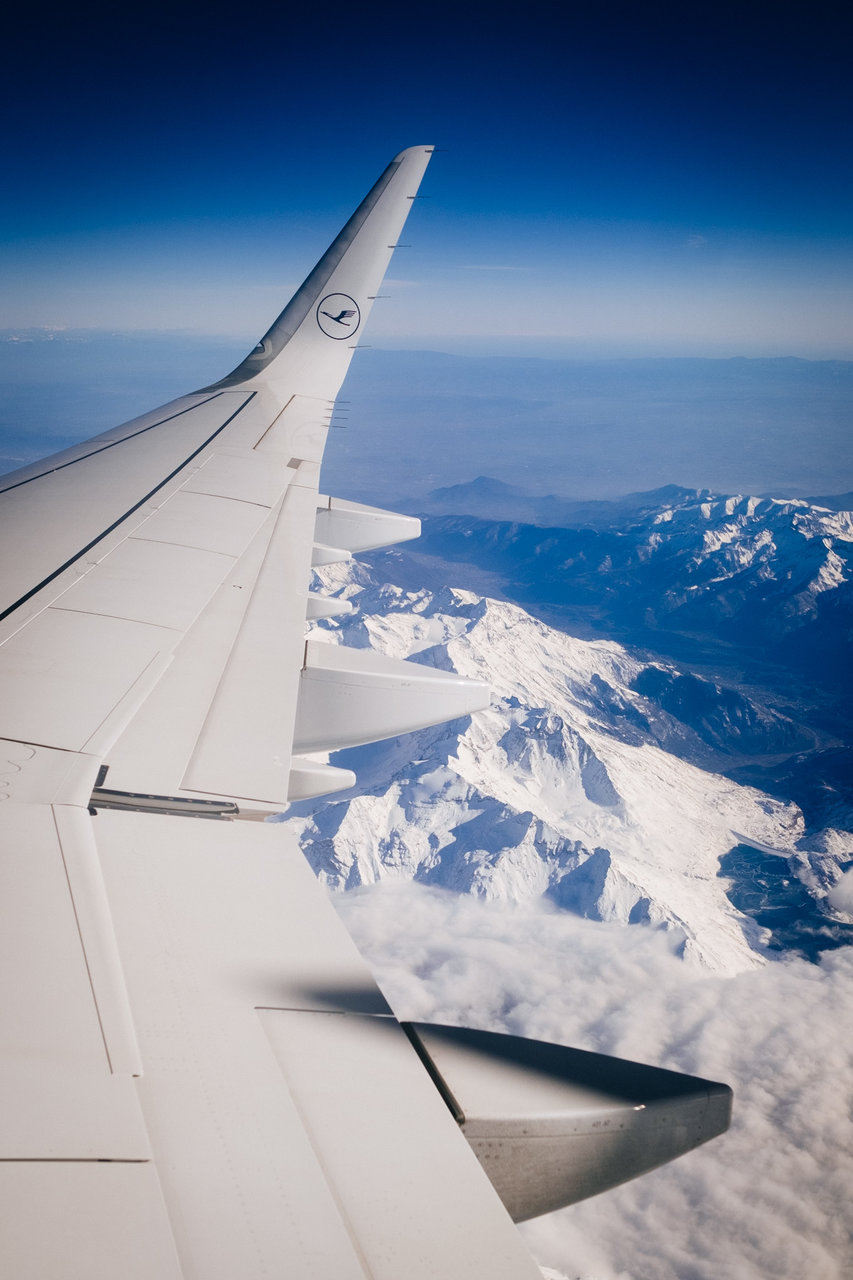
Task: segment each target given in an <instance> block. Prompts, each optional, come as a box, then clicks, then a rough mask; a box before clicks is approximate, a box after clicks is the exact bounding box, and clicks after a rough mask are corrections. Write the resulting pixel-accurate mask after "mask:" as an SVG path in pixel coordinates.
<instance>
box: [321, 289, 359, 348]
mask: <svg viewBox="0 0 853 1280" xmlns="http://www.w3.org/2000/svg"><path fill="white" fill-rule="evenodd" d="M317 323H318V325H319V326H320V328H321V329H322V330H323V332H324V333H325V335H326V337H327V338H335V339H336V340H337V341H338V342H340V341H342V340H343V339H344V338H351V337H352V335H353V334H354V333H355V331H356V329H357V328H358V326H359V325H360V324H361V312H360V311H359V309H358V303H357V302H356V300H355V298H351V297H350V296H349V294H348V293H330V294H327V296H326V297H325V298H324V299H323V301H322V302H321V303H320V304H319V306H318V307H317Z"/></svg>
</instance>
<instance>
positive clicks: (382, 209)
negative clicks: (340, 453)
mask: <svg viewBox="0 0 853 1280" xmlns="http://www.w3.org/2000/svg"><path fill="white" fill-rule="evenodd" d="M432 151H433V148H432V147H408V148H407V149H406V150H405V151H401V152H400V154H399V155H398V156H395V157H394V159H393V160H392V161H391V163H390V164H389V165H388V167H387V169H386V170H385V172H384V173H383V174H382V176H381V177H380V179H379V181H378V182H377V183H376V184H375V186H374V187H372V189H371V190H370V191H369V192H368V194H367V195H366V196H365V198H364V200H362V202H361V204H360V205H359V206H358V208H357V209H356V211H355V213H354V214H353V215H352V217H351V218H350V220H349V221H348V222H347V224H346V226H345V227H344V228H343V230H342V231H341V232H340V234H339V235H338V236H337V238H336V239H335V240H334V241H333V242H332V244H331V245H330V246H329V248H328V249H327V250H326V252H325V253H324V254H323V256H322V258H321V259H320V261H319V262H318V263H317V265H316V267H315V268H314V270H313V271H312V272H311V274H310V275H309V276H308V278H307V279H306V281H305V283H304V284H303V285H302V286H301V288H299V289H298V290H297V292H296V293H295V294H294V296H293V298H292V299H291V300H290V302H289V303H288V304H287V306H286V307H285V308H284V310H283V311H282V313H281V315H280V316H279V317H278V319H277V320H276V321H275V323H274V324H273V326H272V328H271V329H270V330H269V331H268V332H267V333H266V334H265V335H264V337H263V338H262V339H261V341H260V342H259V343H258V345H257V347H255V349H254V351H252V352H251V353H250V354H249V355H248V356H247V357H246V359H245V360H244V361H243V362H242V363H241V364H239V365H238V366H237V368H236V369H235V370H234V371H233V373H230V374H229V375H228V376H227V377H226V378H223V379H222V380H221V381H220V382H217V383H215V384H214V387H213V388H205V390H212V389H214V388H215V389H216V390H222V389H223V388H225V387H234V386H238V385H242V384H244V383H247V382H251V383H258V382H275V381H278V380H279V379H280V378H282V377H284V376H287V375H292V374H293V373H294V372H297V370H298V372H299V374H301V375H302V378H304V379H307V382H308V383H309V384H311V385H310V387H309V386H306V391H307V392H308V394H315V395H321V394H325V395H329V396H330V397H333V396H334V395H335V394H336V392H337V387H338V386H339V385H340V382H341V381H342V380H343V375H344V374H345V372H346V368H347V366H348V364H349V361H350V359H351V357H352V350H353V348H354V347H355V346H356V345H357V342H358V339H359V337H360V335H361V332H362V330H363V328H364V323H365V321H366V319H367V316H368V314H369V312H370V309H371V306H372V305H373V298H374V296H375V295H376V293H377V292H378V289H379V285H380V283H381V281H382V278H383V276H384V275H385V272H386V270H387V268H388V263H389V261H390V259H391V254H392V252H393V250H394V248H395V247H396V243H397V239H398V237H399V235H400V232H401V230H402V228H403V224H404V223H405V221H406V217H407V215H408V213H409V210H410V208H411V205H412V199H413V197H414V195H415V193H416V192H417V189H418V186H419V185H420V181H421V179H422V177H423V175H424V171H425V169H426V166H427V164H428V163H429V158H430V156H431V155H432ZM300 381H302V379H300ZM335 384H337V385H335Z"/></svg>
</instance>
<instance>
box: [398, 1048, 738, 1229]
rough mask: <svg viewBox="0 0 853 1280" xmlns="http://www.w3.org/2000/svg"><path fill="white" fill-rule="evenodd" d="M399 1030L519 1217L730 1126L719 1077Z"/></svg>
mask: <svg viewBox="0 0 853 1280" xmlns="http://www.w3.org/2000/svg"><path fill="white" fill-rule="evenodd" d="M407 1031H408V1033H409V1037H410V1039H411V1040H412V1042H413V1044H414V1045H415V1047H416V1049H417V1050H418V1052H419V1053H420V1056H421V1060H422V1061H423V1062H424V1065H425V1066H426V1067H427V1069H428V1070H429V1072H430V1074H431V1075H432V1077H433V1080H434V1081H435V1083H436V1085H437V1087H438V1088H439V1091H440V1092H441V1093H442V1094H443V1095H444V1098H445V1101H446V1102H447V1104H448V1106H449V1107H450V1109H451V1110H452V1111H453V1113H454V1115H455V1116H456V1119H457V1121H458V1123H459V1125H460V1126H461V1128H462V1131H463V1133H464V1134H465V1137H466V1138H467V1139H468V1142H469V1143H470V1145H471V1147H472V1148H473V1150H474V1152H475V1154H476V1156H477V1158H478V1160H479V1161H480V1163H481V1165H482V1166H483V1168H484V1169H485V1171H486V1173H487V1174H488V1176H489V1178H490V1180H491V1182H492V1185H493V1186H494V1188H495V1190H496V1191H497V1192H498V1195H499V1196H500V1198H501V1200H502V1201H503V1202H504V1204H505V1205H506V1207H507V1209H508V1210H509V1213H510V1215H511V1216H512V1218H513V1219H514V1220H515V1221H516V1222H523V1221H524V1220H525V1219H527V1218H534V1217H537V1216H538V1215H539V1214H542V1213H550V1212H551V1211H552V1210H553V1209H560V1208H562V1207H563V1206H565V1205H568V1204H574V1203H575V1202H576V1201H578V1200H585V1199H586V1198H587V1197H588V1196H593V1195H597V1194H598V1193H599V1192H600V1191H606V1190H607V1189H608V1188H610V1187H615V1186H618V1184H619V1183H620V1182H627V1181H628V1180H629V1179H630V1178H634V1177H636V1176H637V1175H638V1174H640V1173H645V1172H647V1171H648V1170H650V1169H655V1168H657V1167H658V1166H659V1165H662V1164H666V1163H667V1161H669V1160H673V1159H675V1158H676V1156H680V1155H683V1154H684V1153H685V1152H687V1151H691V1150H692V1149H693V1148H694V1147H697V1146H699V1145H700V1144H701V1143H703V1142H707V1141H708V1140H709V1139H710V1138H714V1137H716V1136H717V1135H718V1134H721V1133H724V1132H725V1130H726V1129H727V1128H728V1127H729V1122H730V1119H731V1105H732V1091H731V1089H729V1087H728V1086H727V1085H724V1084H717V1083H714V1082H713V1081H710V1080H702V1079H700V1078H698V1077H696V1076H688V1075H682V1074H680V1073H678V1072H675V1071H665V1070H662V1069H661V1068H658V1067H649V1066H644V1065H643V1064H641V1063H638V1062H629V1061H626V1060H625V1059H623V1058H612V1057H608V1056H606V1055H604V1054H600V1053H588V1052H585V1051H584V1050H581V1049H569V1048H564V1047H563V1046H561V1045H555V1044H547V1043H544V1042H542V1041H539V1040H527V1039H522V1038H521V1037H519V1036H510V1035H499V1034H496V1033H494V1032H489V1031H473V1030H470V1029H468V1028H463V1027H444V1026H434V1025H430V1024H428V1023H417V1024H407Z"/></svg>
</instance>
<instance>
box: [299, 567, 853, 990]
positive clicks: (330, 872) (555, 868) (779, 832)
mask: <svg viewBox="0 0 853 1280" xmlns="http://www.w3.org/2000/svg"><path fill="white" fill-rule="evenodd" d="M322 580H323V583H324V585H325V588H326V590H331V591H335V592H337V593H339V594H343V595H346V596H347V597H348V598H349V599H351V600H352V601H353V602H354V603H356V604H357V605H358V607H359V612H358V614H356V615H354V616H348V617H346V618H344V619H342V620H339V621H338V620H336V621H333V622H330V623H328V624H325V625H324V627H323V630H325V632H326V639H327V640H328V641H329V642H331V643H335V642H343V643H346V644H348V645H365V644H369V645H371V646H373V647H375V648H377V649H379V650H381V651H382V652H384V653H387V654H389V655H391V656H394V657H412V658H414V660H415V661H418V662H425V663H428V664H430V665H436V666H440V667H448V668H451V667H452V668H453V669H455V670H456V671H458V672H459V673H460V674H462V675H466V676H472V677H476V678H478V679H485V680H487V681H488V682H489V683H490V684H491V687H492V689H493V701H492V705H491V707H490V708H489V709H488V710H486V711H484V712H481V713H479V714H478V715H477V716H475V717H473V718H472V719H470V720H469V719H465V720H460V721H456V722H454V723H452V724H450V725H443V726H440V727H436V728H432V729H426V730H422V731H420V732H418V733H416V734H413V735H410V736H408V737H406V738H401V739H396V740H392V741H391V742H388V743H384V744H376V745H374V746H372V747H370V748H361V749H358V750H355V751H351V752H346V753H341V754H340V755H339V756H338V757H337V758H336V759H337V761H338V762H340V763H345V764H346V765H347V766H348V767H351V768H353V769H355V771H356V773H357V775H358V777H359V782H360V786H361V790H360V792H358V793H355V792H344V793H341V795H340V796H339V797H335V798H330V799H327V800H323V801H319V802H313V803H312V804H311V805H308V804H307V803H306V804H305V805H303V806H294V809H293V810H292V811H291V815H290V818H289V820H290V821H291V822H293V823H294V824H295V825H296V826H297V827H298V828H299V831H300V834H301V839H302V841H303V845H304V847H305V850H306V853H307V855H308V857H309V859H310V860H311V862H312V863H313V865H314V866H315V869H316V870H317V871H318V873H319V874H320V875H321V876H322V877H323V878H324V879H325V880H327V881H328V882H329V883H330V884H331V885H333V886H335V887H338V888H352V887H356V886H358V885H361V884H367V883H372V882H374V881H376V880H378V879H380V878H383V877H388V876H396V877H405V878H409V879H414V880H418V881H421V882H423V883H426V884H432V885H437V886H442V887H444V888H447V889H452V890H454V891H457V892H466V893H473V894H476V895H478V896H481V897H484V898H490V899H494V900H503V901H516V902H520V901H524V900H529V899H531V898H543V899H545V900H547V901H550V902H551V903H553V904H554V906H555V907H558V908H560V909H563V910H569V911H574V912H576V913H578V914H581V915H583V916H586V917H588V918H590V919H595V920H609V921H618V922H620V923H622V924H625V925H641V924H643V925H647V926H655V927H659V928H662V929H664V930H666V931H668V933H669V934H670V936H671V937H672V940H673V945H674V946H675V947H676V948H677V949H679V950H680V951H681V953H682V954H684V955H685V956H688V957H690V958H691V959H693V960H695V961H697V962H698V963H700V964H702V965H703V966H705V967H708V968H711V969H714V970H717V971H724V972H735V971H737V970H739V969H742V968H744V967H749V966H752V965H755V964H760V963H762V956H763V954H764V952H763V946H762V938H766V936H767V935H766V933H762V930H761V929H760V928H758V927H757V926H756V925H755V923H754V922H753V921H752V920H751V919H750V917H749V916H747V915H744V914H742V913H741V912H740V911H738V910H737V909H736V908H735V907H734V906H733V905H732V903H731V902H730V901H729V898H728V896H727V887H728V886H727V882H726V881H725V879H723V878H721V877H720V874H719V871H720V859H721V858H723V857H724V856H725V855H727V854H728V853H729V851H731V850H732V848H733V847H734V846H736V845H737V844H738V841H739V840H740V839H741V837H735V836H734V835H733V834H732V832H733V830H736V831H738V832H742V833H744V836H745V838H747V839H750V840H755V841H756V842H757V843H758V844H759V845H764V846H767V847H770V848H772V849H773V850H774V851H778V852H782V853H783V854H784V853H786V852H788V853H790V854H791V855H792V856H793V855H794V853H795V847H796V846H797V842H798V841H799V840H801V838H802V837H803V834H804V825H803V820H802V815H801V814H800V812H799V810H798V809H797V808H796V806H794V805H791V804H785V803H782V802H779V801H776V800H773V799H771V798H770V797H768V796H766V795H764V794H762V793H761V792H758V791H755V790H753V789H752V788H749V787H743V786H738V785H737V784H736V783H734V782H732V781H730V780H728V779H726V778H724V777H721V776H720V775H718V774H716V773H713V772H710V771H708V770H707V769H702V768H699V767H697V766H696V765H695V764H693V763H691V762H690V761H689V760H686V759H683V758H678V756H676V755H674V754H672V752H671V751H669V750H667V749H665V747H666V746H667V745H671V742H669V743H668V742H667V739H668V738H669V739H675V740H677V741H678V743H679V745H681V746H684V743H685V741H687V740H688V739H689V738H690V735H691V734H692V735H693V738H694V739H695V740H696V742H698V743H699V744H700V746H701V745H702V743H701V739H700V737H699V734H698V733H697V732H696V730H695V729H693V728H692V727H691V726H690V725H688V724H685V723H684V722H683V721H680V720H679V719H678V717H677V715H675V714H674V711H673V709H674V710H676V711H681V713H682V714H686V713H685V712H684V708H683V707H682V706H679V705H678V700H677V698H676V699H675V700H674V701H673V695H672V690H673V689H677V687H678V681H679V680H680V679H683V678H685V677H683V675H682V674H681V673H679V672H678V671H677V670H676V669H675V668H673V667H671V666H668V665H667V664H665V663H648V662H642V661H640V660H639V659H637V658H635V657H633V656H632V655H631V654H629V653H628V652H627V651H626V650H625V649H624V648H622V647H621V646H620V645H618V644H616V643H614V642H612V641H603V640H601V641H592V642H590V641H583V640H579V639H577V638H575V637H571V636H568V635H565V634H563V633H561V632H559V631H556V630H554V629H553V628H550V627H548V626H546V625H545V624H544V623H542V622H541V621H537V620H536V619H533V618H531V617H530V616H529V615H528V614H526V613H525V612H524V611H523V610H522V609H520V608H518V607H517V606H515V605H512V604H509V603H507V602H505V601H495V600H488V599H484V598H481V597H479V596H477V595H476V594H475V593H473V592H470V591H457V590H453V589H445V590H442V591H440V592H438V593H436V594H432V593H430V592H426V591H418V592H409V591H405V590H403V589H402V588H399V587H390V586H388V585H387V584H380V583H377V582H376V581H375V580H374V579H373V578H372V577H371V575H370V574H369V572H368V571H367V570H366V569H365V568H364V566H359V565H356V566H355V567H353V568H342V567H340V566H336V567H334V568H331V569H328V570H324V571H322ZM691 679H694V680H695V679H696V678H695V677H691ZM650 680H652V681H658V684H659V686H660V682H661V681H663V686H662V688H663V692H664V693H668V694H669V695H670V709H669V710H667V708H666V706H665V705H663V704H664V702H665V701H666V698H661V697H660V696H659V695H660V693H661V687H657V688H655V689H652V688H651V687H650V686H649V685H648V683H647V682H648V681H650ZM699 683H700V684H704V685H707V689H706V690H705V691H704V692H705V697H706V703H707V705H706V706H705V709H704V710H705V719H706V721H709V720H710V719H712V718H713V717H712V712H713V711H714V709H715V704H714V703H713V691H714V690H715V686H713V685H710V684H708V682H699ZM653 694H654V695H655V696H652V695H653ZM732 696H733V697H738V696H739V695H734V694H733V695H732ZM749 705H750V704H748V701H747V700H746V699H743V698H741V700H740V703H738V704H737V709H738V710H740V711H741V712H742V713H743V714H744V715H746V711H747V708H748V707H749ZM716 713H717V716H718V720H720V719H724V718H725V716H726V715H731V708H729V709H728V710H727V709H726V708H725V707H723V708H720V707H719V706H716ZM752 716H753V725H752V730H753V731H755V732H757V731H758V730H756V729H755V723H758V722H760V720H761V711H760V709H759V708H752ZM718 727H719V725H718ZM775 727H777V728H778V725H777V726H775ZM815 856H816V857H817V855H815ZM821 858H822V859H823V861H821ZM818 862H819V863H820V865H821V866H823V867H825V868H826V867H828V868H829V869H828V871H827V875H828V878H829V881H830V882H833V883H834V881H835V880H837V879H838V877H839V875H840V871H839V868H838V863H837V860H834V859H833V857H832V856H831V855H829V854H824V855H821V856H820V857H818ZM809 865H811V864H809Z"/></svg>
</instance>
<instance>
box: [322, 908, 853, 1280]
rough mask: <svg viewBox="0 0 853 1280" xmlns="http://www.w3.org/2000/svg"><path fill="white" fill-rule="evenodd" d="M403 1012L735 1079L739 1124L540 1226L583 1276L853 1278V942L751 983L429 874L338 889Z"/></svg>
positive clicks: (645, 939)
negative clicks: (457, 888)
mask: <svg viewBox="0 0 853 1280" xmlns="http://www.w3.org/2000/svg"><path fill="white" fill-rule="evenodd" d="M336 901H337V903H338V905H339V908H340V910H341V912H342V914H343V916H344V918H345V920H346V922H347V924H348V926H349V928H350V929H351V931H352V932H353V935H354V936H355V938H356V941H357V942H358V943H359V945H360V947H361V948H362V950H363V952H364V953H365V955H366V956H367V958H368V959H369V960H370V961H371V963H372V964H373V965H374V968H375V971H376V973H377V976H378V978H379V980H380V982H381V983H382V985H383V988H384V990H385V992H386V994H387V995H388V997H389V999H390V1001H391V1003H392V1005H393V1006H394V1008H395V1010H396V1011H397V1012H398V1014H399V1015H401V1016H404V1017H409V1018H420V1019H431V1020H434V1021H447V1022H457V1023H468V1024H470V1025H479V1026H485V1027H490V1028H493V1029H496V1030H506V1031H510V1032H513V1033H515V1034H524V1035H529V1036H533V1037H538V1038H541V1039H546V1040H547V1039H550V1040H556V1041H562V1042H563V1043H567V1044H574V1045H577V1046H578V1047H580V1048H587V1049H594V1050H598V1051H601V1052H605V1053H613V1054H617V1055H619V1056H622V1057H628V1058H636V1059H638V1060H640V1061H648V1062H653V1063H656V1064H659V1065H662V1066H668V1067H671V1068H674V1069H676V1070H682V1071H688V1072H692V1073H695V1074H699V1075H704V1076H707V1077H710V1078H711V1079H719V1080H724V1081H726V1082H727V1083H729V1084H731V1085H732V1086H733V1088H734V1090H735V1115H734V1121H733V1125H732V1129H731V1130H730V1132H729V1133H728V1134H726V1135H725V1136H724V1137H722V1138H721V1139H717V1140H716V1141H715V1142H713V1143H711V1144H709V1145H708V1146H706V1147H704V1148H702V1149H700V1150H699V1151H697V1152H694V1153H691V1154H690V1155H689V1156H687V1157H684V1158H682V1159H681V1160H680V1161H677V1162H675V1163H674V1164H672V1165H670V1166H667V1167H665V1168H664V1169H661V1170H659V1171H657V1172H656V1173H654V1174H651V1175H647V1176H646V1177H645V1178H642V1179H640V1180H638V1181H637V1182H635V1183H629V1184H628V1185H627V1186H625V1187H622V1188H619V1189H617V1190H616V1191H613V1192H610V1193H608V1194H606V1195H604V1196H601V1197H598V1198H595V1199H593V1200H590V1201H588V1202H586V1203H584V1204H582V1205H578V1206H575V1207H573V1208H571V1209H567V1210H564V1211H562V1212H561V1213H559V1214H554V1215H551V1216H550V1217H548V1218H544V1219H541V1220H540V1221H538V1222H536V1223H532V1224H530V1225H529V1226H528V1227H526V1228H524V1230H525V1234H526V1236H527V1238H528V1241H529V1243H530V1246H531V1248H533V1249H534V1251H535V1252H536V1254H537V1257H538V1258H539V1261H540V1262H541V1264H542V1265H543V1266H545V1267H551V1268H553V1269H555V1270H557V1271H558V1273H565V1274H566V1275H568V1276H569V1277H571V1280H576V1278H581V1277H582V1278H583V1280H719V1278H720V1277H722V1276H725V1277H727V1278H728V1277H731V1278H732V1280H768V1277H773V1278H774V1280H801V1278H802V1277H803V1276H808V1277H809V1280H842V1277H844V1276H847V1275H850V1274H851V1273H853V1247H851V1239H850V1229H849V1226H848V1224H849V1196H850V1188H851V1186H853V1121H851V1115H850V1111H851V1107H850V1103H851V1099H853V1056H851V1053H850V1050H849V1047H848V1044H847V1042H846V1039H845V1038H844V1037H843V1035H842V1029H843V1028H845V1027H849V1026H851V1025H853V949H850V948H847V949H843V950H840V951H837V952H834V953H832V954H830V955H828V956H826V957H825V959H824V962H823V964H822V965H820V966H814V965H809V964H807V963H806V962H804V961H800V960H784V961H779V962H777V963H771V964H769V965H767V966H765V967H764V968H763V969H761V970H754V971H750V972H745V973H741V974H738V975H737V976H734V977H728V978H726V977H720V976H709V975H707V974H703V973H701V972H697V971H696V970H695V969H692V968H690V967H689V966H686V965H684V964H683V963H682V962H680V961H679V960H678V959H677V958H676V957H675V956H674V955H673V953H672V951H671V949H670V946H669V945H668V942H667V939H666V937H665V936H663V935H662V934H660V933H657V932H654V931H652V930H649V929H625V928H622V927H621V926H618V925H607V924H598V923H593V922H590V921H584V920H580V919H578V918H576V917H573V916H569V915H565V914H561V913H559V912H556V911H548V910H546V909H542V908H540V907H530V906H524V907H510V908H507V907H505V906H504V907H499V906H496V905H495V904H488V903H483V902H480V901H476V900H473V899H470V898H461V897H456V896H455V895H452V894H448V893H445V892H441V891H435V890H430V889H425V888H424V887H422V886H417V885H411V884H400V883H395V884H387V883H386V884H380V885H377V886H374V887H372V888H370V889H367V890H360V891H358V892H355V893H351V894H347V895H344V896H342V897H339V898H337V899H336Z"/></svg>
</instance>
